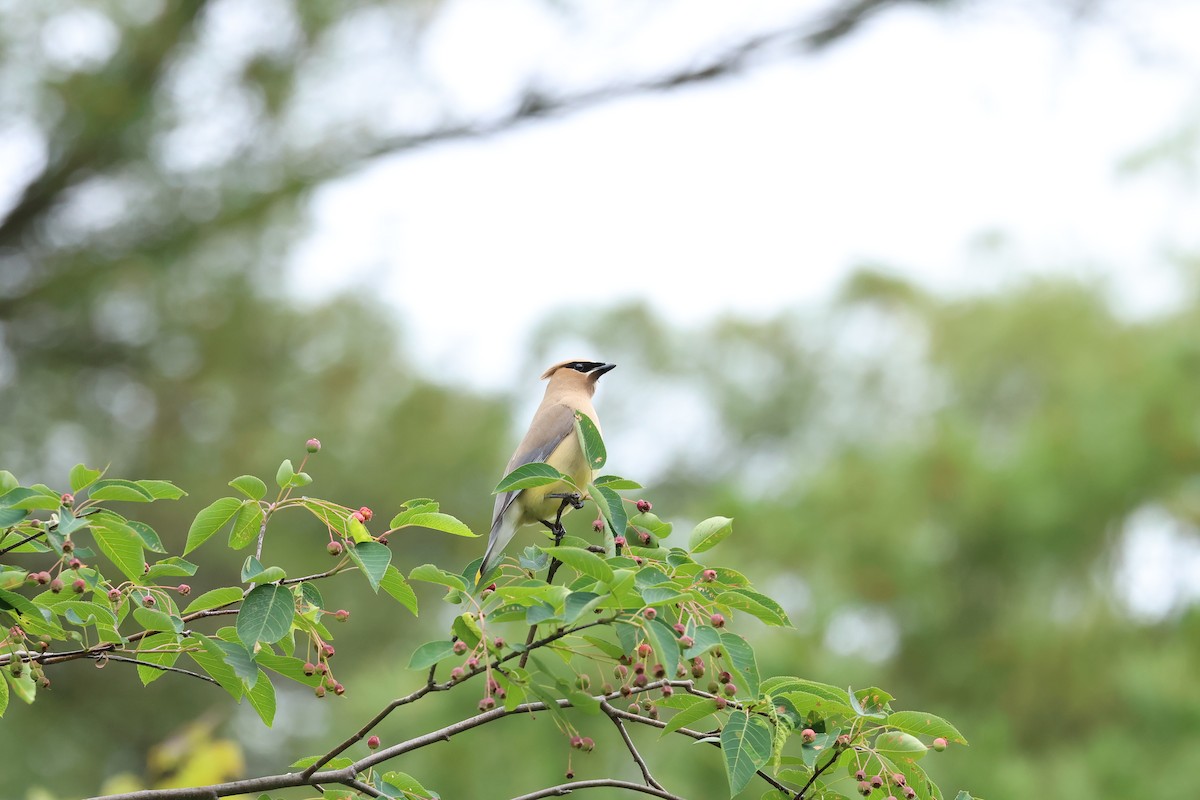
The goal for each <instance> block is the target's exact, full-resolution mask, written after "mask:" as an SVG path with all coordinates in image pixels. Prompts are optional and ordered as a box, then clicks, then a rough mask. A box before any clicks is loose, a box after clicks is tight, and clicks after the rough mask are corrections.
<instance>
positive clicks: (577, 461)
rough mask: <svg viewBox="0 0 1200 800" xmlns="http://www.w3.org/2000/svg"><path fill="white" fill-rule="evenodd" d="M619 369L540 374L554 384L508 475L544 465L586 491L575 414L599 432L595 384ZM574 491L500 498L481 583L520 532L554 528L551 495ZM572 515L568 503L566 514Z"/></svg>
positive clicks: (560, 487)
mask: <svg viewBox="0 0 1200 800" xmlns="http://www.w3.org/2000/svg"><path fill="white" fill-rule="evenodd" d="M615 366H616V364H602V363H600V362H599V361H563V362H562V363H560V364H555V365H554V366H552V367H550V369H548V370H546V371H545V372H544V373H542V380H546V379H547V378H549V380H550V383H549V385H547V386H546V396H545V397H543V398H542V404H541V405H540V406H538V409H537V411H536V412H535V413H534V415H533V421H532V422H531V423H529V431H528V432H527V433H526V434H525V438H524V439H522V440H521V444H519V445H517V452H515V453H513V457H512V458H511V459H509V462H508V466H507V467H505V468H504V474H505V475H507V474H508V473H510V472H512V471H513V470H514V469H516V468H517V467H520V466H521V465H523V464H529V463H532V462H535V461H544V462H546V463H547V464H549V465H550V466H552V467H554V468H555V469H557V470H558V471H559V472H561V473H563V474H564V475H569V476H570V478H571V480H573V481H574V482H575V485H576V486H578V487H580V489H583V488H584V487H586V486H587V485H588V483H590V482H591V480H592V468H591V465H590V464H588V463H587V461H586V459H584V457H583V450H582V448H581V447H580V445H579V437H578V436H577V435H576V433H575V412H576V411H582V412H583V413H584V414H587V415H588V416H589V417H591V419H592V422H594V423H596V428H597V429H599V427H600V420H598V419H597V418H596V409H595V408H593V407H592V395H593V394H595V393H596V381H598V380H599V379H600V376H601V375H603V374H604V373H606V372H608V371H609V370H610V369H612V368H613V367H615ZM570 491H573V490H572V489H571V487H570V486H568V485H567V484H565V483H562V482H561V481H560V482H559V483H554V484H550V485H548V486H536V487H533V488H530V489H521V490H517V491H512V492H505V493H503V494H499V495H496V506H495V509H494V510H493V511H492V531H491V533H490V534H488V546H487V551H486V552H485V553H484V554H483V562H482V563H481V564H480V565H479V575H478V578H480V579H482V578H483V577H484V576H485V575H487V574H488V573H489V572H490V571H491V570H492V568H493V567H494V566H496V562H497V561H499V560H500V554H501V552H502V551H503V550H504V548H505V547H506V546H507V545H508V543H509V542H510V541H512V538H513V534H515V533H516V532H517V528H520V527H522V526H525V525H533V524H535V523H538V522H541V523H543V524H544V525H546V527H548V528H551V529H553V527H554V526H553V522H552V521H553V520H555V519H556V518H557V517H558V512H559V509H560V508H564V505H563V501H562V498H561V497H548V495H552V494H556V493H562V492H570ZM569 510H570V505H569V504H568V505H567V506H566V507H565V508H564V511H569Z"/></svg>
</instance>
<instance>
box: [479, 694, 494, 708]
mask: <svg viewBox="0 0 1200 800" xmlns="http://www.w3.org/2000/svg"><path fill="white" fill-rule="evenodd" d="M495 707H496V701H495V700H493V699H492V698H490V697H485V698H483V699H482V700H480V701H479V710H480V711H487V710H489V709H492V708H495Z"/></svg>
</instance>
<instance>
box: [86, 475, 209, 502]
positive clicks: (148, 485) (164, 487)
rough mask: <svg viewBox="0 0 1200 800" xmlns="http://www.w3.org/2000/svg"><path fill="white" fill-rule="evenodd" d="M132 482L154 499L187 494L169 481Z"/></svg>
mask: <svg viewBox="0 0 1200 800" xmlns="http://www.w3.org/2000/svg"><path fill="white" fill-rule="evenodd" d="M134 483H136V484H137V485H138V486H140V487H141V488H142V489H145V490H146V491H147V492H149V493H150V496H151V497H153V498H154V499H155V500H178V499H179V498H181V497H185V496H186V495H187V492H185V491H184V490H183V489H180V488H179V487H178V486H176V485H175V484H173V483H171V482H170V481H159V480H140V481H134ZM92 496H93V497H94V496H95V495H92Z"/></svg>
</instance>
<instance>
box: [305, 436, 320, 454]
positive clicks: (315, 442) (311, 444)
mask: <svg viewBox="0 0 1200 800" xmlns="http://www.w3.org/2000/svg"><path fill="white" fill-rule="evenodd" d="M304 449H305V450H307V451H308V452H310V453H319V452H321V440H320V439H309V440H308V441H307V442H305V443H304Z"/></svg>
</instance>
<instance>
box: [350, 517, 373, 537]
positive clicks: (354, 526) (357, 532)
mask: <svg viewBox="0 0 1200 800" xmlns="http://www.w3.org/2000/svg"><path fill="white" fill-rule="evenodd" d="M346 531H347V532H348V533H349V534H350V539H351V541H354V542H373V541H375V537H374V536H372V535H371V532H370V531H369V530H367V526H366V525H363V524H362V523H361V522H359V521H358V518H357V517H355V516H354V515H353V514H347V515H346Z"/></svg>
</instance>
